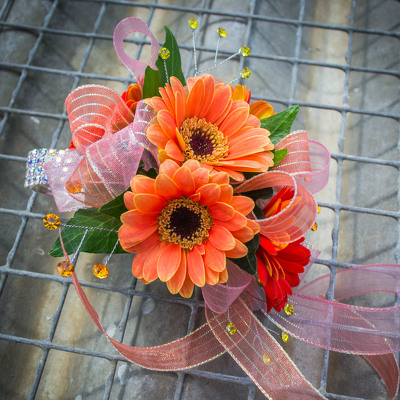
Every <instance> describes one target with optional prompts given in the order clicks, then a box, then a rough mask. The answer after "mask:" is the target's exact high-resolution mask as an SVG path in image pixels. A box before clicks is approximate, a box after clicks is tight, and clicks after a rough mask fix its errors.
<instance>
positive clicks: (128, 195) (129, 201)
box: [124, 192, 135, 210]
mask: <svg viewBox="0 0 400 400" xmlns="http://www.w3.org/2000/svg"><path fill="white" fill-rule="evenodd" d="M133 196H134V194H133V193H132V192H125V193H124V204H125V207H126V208H127V209H128V210H132V209H133V208H135V205H134V204H133Z"/></svg>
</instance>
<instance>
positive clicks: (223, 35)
mask: <svg viewBox="0 0 400 400" xmlns="http://www.w3.org/2000/svg"><path fill="white" fill-rule="evenodd" d="M217 32H218V35H219V36H220V37H226V35H227V33H226V29H224V28H218V29H217Z"/></svg>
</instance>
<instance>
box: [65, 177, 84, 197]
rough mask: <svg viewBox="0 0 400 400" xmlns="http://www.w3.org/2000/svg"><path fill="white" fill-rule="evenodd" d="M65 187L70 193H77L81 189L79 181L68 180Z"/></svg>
mask: <svg viewBox="0 0 400 400" xmlns="http://www.w3.org/2000/svg"><path fill="white" fill-rule="evenodd" d="M65 189H67V190H68V192H70V193H72V194H77V193H79V192H80V191H81V190H82V185H81V184H80V183H79V182H72V181H71V180H68V181H67V183H66V184H65Z"/></svg>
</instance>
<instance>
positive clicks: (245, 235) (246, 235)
mask: <svg viewBox="0 0 400 400" xmlns="http://www.w3.org/2000/svg"><path fill="white" fill-rule="evenodd" d="M232 235H233V236H234V237H235V238H236V239H238V240H240V241H241V242H242V243H246V242H248V241H249V240H251V239H253V237H254V232H253V230H252V229H250V228H249V227H247V226H244V227H243V228H241V229H238V230H237V231H234V232H232Z"/></svg>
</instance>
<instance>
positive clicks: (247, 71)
mask: <svg viewBox="0 0 400 400" xmlns="http://www.w3.org/2000/svg"><path fill="white" fill-rule="evenodd" d="M250 75H251V71H250V68H248V67H244V68H243V69H242V70H241V71H240V76H241V77H242V78H243V79H247V78H250Z"/></svg>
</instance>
